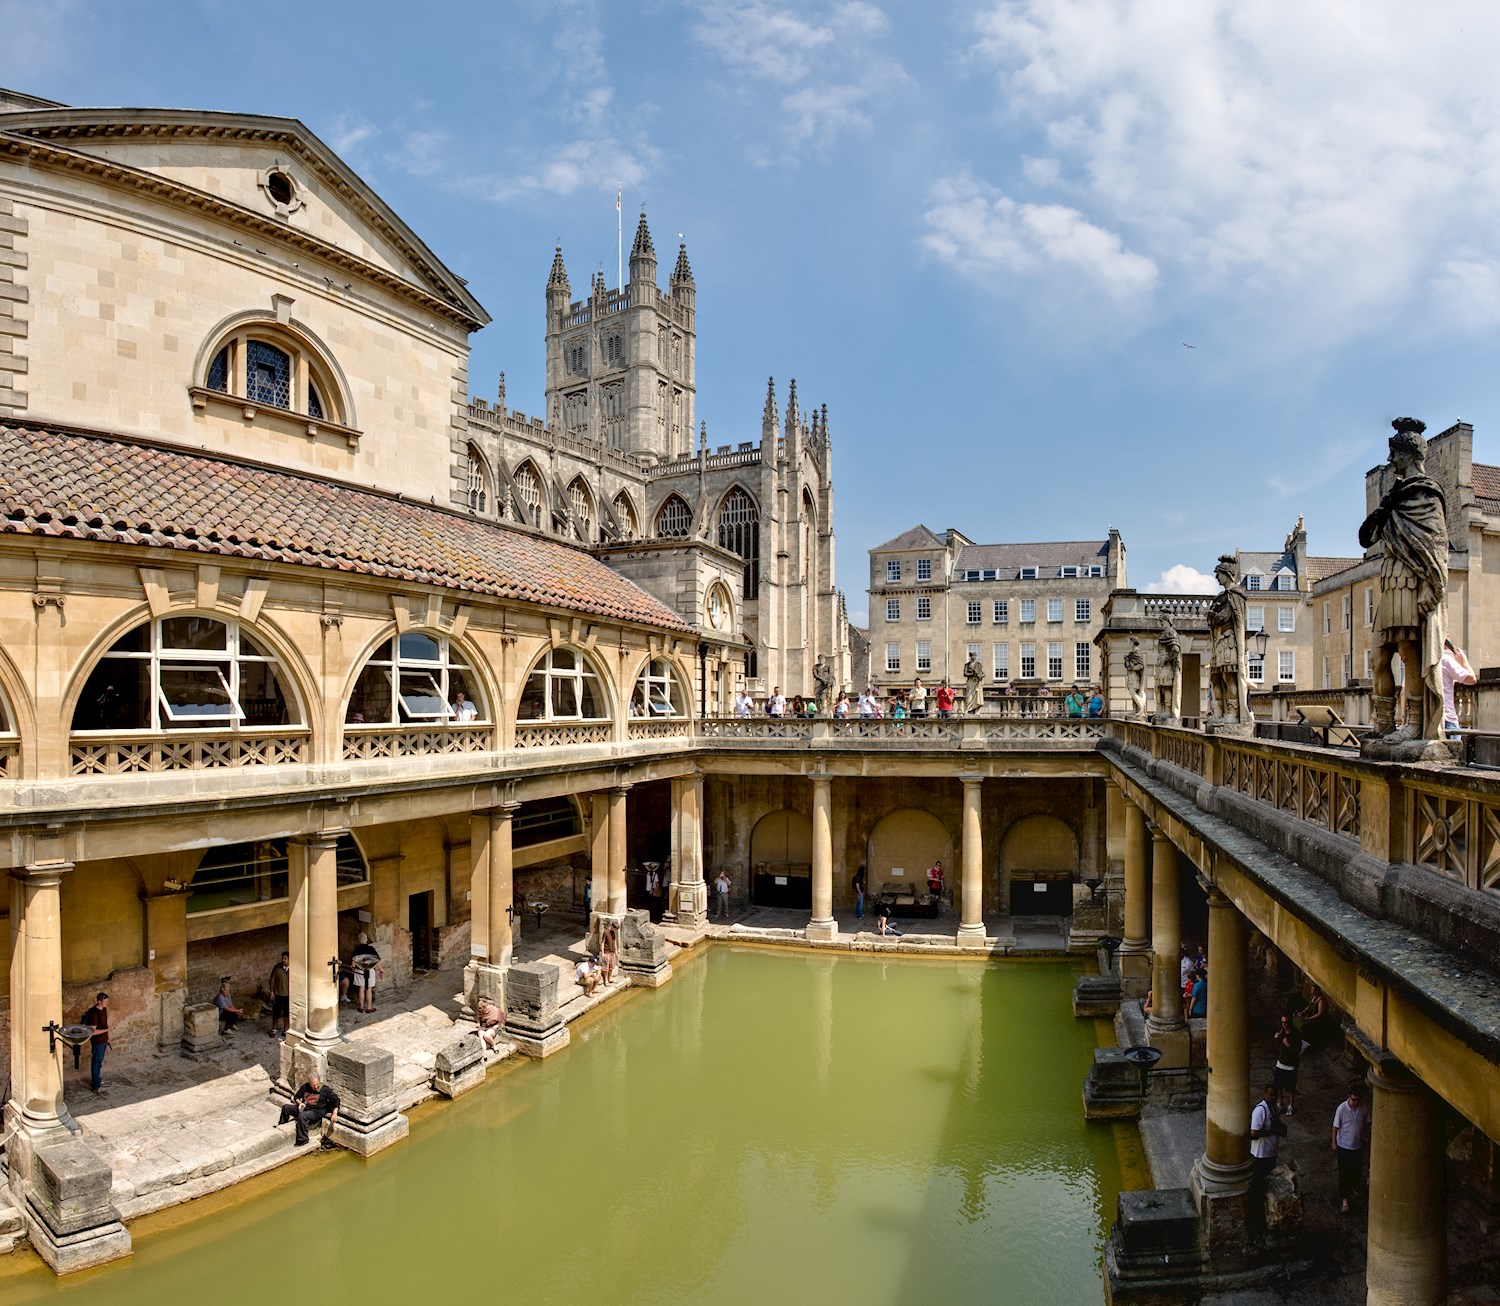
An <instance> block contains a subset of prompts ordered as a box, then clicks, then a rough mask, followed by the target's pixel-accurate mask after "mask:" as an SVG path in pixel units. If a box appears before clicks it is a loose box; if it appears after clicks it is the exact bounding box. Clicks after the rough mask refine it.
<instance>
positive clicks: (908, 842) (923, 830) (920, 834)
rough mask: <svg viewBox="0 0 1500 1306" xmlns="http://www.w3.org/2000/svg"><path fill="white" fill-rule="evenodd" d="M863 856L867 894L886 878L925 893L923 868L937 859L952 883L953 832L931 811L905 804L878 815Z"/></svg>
mask: <svg viewBox="0 0 1500 1306" xmlns="http://www.w3.org/2000/svg"><path fill="white" fill-rule="evenodd" d="M865 858H866V860H865V865H866V867H867V868H868V869H867V871H866V874H867V875H868V876H869V882H870V892H871V893H878V892H879V891H880V889H881V887H882V886H883V885H885V884H886V883H887V882H888V881H889V882H890V883H892V884H899V885H902V886H903V887H907V886H909V887H911V888H912V890H913V891H914V892H915V893H916V894H917V895H918V896H920V895H922V894H924V893H926V892H927V868H928V867H929V866H931V865H932V863H933V862H934V861H937V860H938V859H939V858H941V859H942V863H943V869H944V870H945V871H946V872H947V875H948V883H949V885H950V886H951V885H952V884H953V866H954V844H953V832H952V831H951V830H949V829H948V827H947V826H945V825H944V824H943V823H942V822H941V821H939V820H938V819H937V817H935V816H934V815H933V814H932V813H931V812H924V811H920V810H919V809H917V808H914V807H907V808H902V809H901V810H899V811H895V812H888V813H887V814H886V815H885V816H882V817H881V818H880V820H878V821H877V822H876V823H875V828H874V829H872V830H871V831H870V838H869V841H868V843H867V844H866V847H865Z"/></svg>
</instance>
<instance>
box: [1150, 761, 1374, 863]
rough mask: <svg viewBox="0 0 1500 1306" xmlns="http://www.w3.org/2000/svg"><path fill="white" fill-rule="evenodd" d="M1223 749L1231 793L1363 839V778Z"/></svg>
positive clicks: (1302, 763)
mask: <svg viewBox="0 0 1500 1306" xmlns="http://www.w3.org/2000/svg"><path fill="white" fill-rule="evenodd" d="M1200 747H1201V745H1200ZM1220 747H1221V748H1222V750H1223V759H1224V787H1225V788H1227V789H1232V790H1234V792H1235V793H1239V794H1244V795H1245V796H1246V797H1247V798H1253V799H1254V800H1255V801H1256V802H1258V803H1265V804H1266V805H1267V806H1268V807H1274V808H1276V809H1278V810H1279V811H1283V812H1286V813H1288V814H1289V815H1291V816H1295V817H1297V818H1298V819H1299V820H1303V821H1310V822H1311V823H1313V824H1314V825H1318V826H1321V827H1322V828H1323V829H1325V830H1330V831H1332V832H1333V833H1334V834H1340V835H1345V836H1346V837H1348V838H1350V839H1358V838H1359V778H1358V777H1357V776H1353V775H1347V774H1345V773H1344V772H1342V771H1338V770H1336V769H1334V768H1333V767H1329V766H1318V765H1317V764H1315V763H1311V762H1306V761H1303V760H1302V759H1300V758H1295V757H1292V758H1287V757H1277V756H1274V755H1272V754H1270V753H1262V752H1257V751H1255V750H1253V749H1248V748H1238V747H1235V746H1234V745H1233V744H1221V745H1220ZM1164 755H1165V754H1164ZM1200 774H1201V771H1200Z"/></svg>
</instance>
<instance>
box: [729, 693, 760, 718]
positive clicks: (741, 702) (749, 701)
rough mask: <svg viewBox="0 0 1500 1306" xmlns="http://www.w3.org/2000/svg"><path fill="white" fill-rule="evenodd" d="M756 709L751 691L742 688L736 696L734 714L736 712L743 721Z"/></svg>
mask: <svg viewBox="0 0 1500 1306" xmlns="http://www.w3.org/2000/svg"><path fill="white" fill-rule="evenodd" d="M754 711H755V700H754V699H753V698H751V697H750V691H749V690H746V689H741V690H740V692H739V693H738V694H736V695H735V696H734V714H735V716H737V717H738V718H739V719H740V720H741V721H743V720H744V719H745V718H746V717H748V716H749V715H750V714H751V713H752V712H754Z"/></svg>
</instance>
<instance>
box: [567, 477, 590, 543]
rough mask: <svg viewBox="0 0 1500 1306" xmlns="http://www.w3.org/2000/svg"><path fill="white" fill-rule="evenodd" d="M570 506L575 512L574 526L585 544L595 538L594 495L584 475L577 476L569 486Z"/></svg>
mask: <svg viewBox="0 0 1500 1306" xmlns="http://www.w3.org/2000/svg"><path fill="white" fill-rule="evenodd" d="M568 507H569V509H570V510H571V511H572V513H573V527H574V529H575V530H576V531H577V532H578V538H579V539H580V540H582V541H583V542H584V543H585V544H592V543H593V540H594V497H593V495H591V494H590V493H589V490H588V486H586V485H585V484H584V483H583V477H581V476H575V477H574V478H573V480H572V482H571V483H570V484H569V486H568Z"/></svg>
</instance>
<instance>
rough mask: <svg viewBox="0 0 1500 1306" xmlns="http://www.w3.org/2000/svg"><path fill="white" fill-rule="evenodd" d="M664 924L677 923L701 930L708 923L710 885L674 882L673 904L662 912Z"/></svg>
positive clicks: (684, 926)
mask: <svg viewBox="0 0 1500 1306" xmlns="http://www.w3.org/2000/svg"><path fill="white" fill-rule="evenodd" d="M661 919H662V924H664V925H667V924H670V925H676V926H679V927H681V928H682V929H688V930H700V929H702V928H703V927H704V926H705V925H707V924H708V885H706V884H704V883H702V882H701V881H700V882H699V883H697V884H674V885H673V886H672V905H671V909H670V910H669V911H666V912H663V913H662V918H661Z"/></svg>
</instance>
